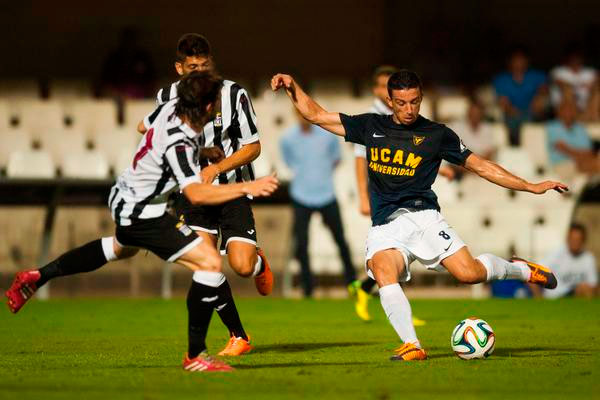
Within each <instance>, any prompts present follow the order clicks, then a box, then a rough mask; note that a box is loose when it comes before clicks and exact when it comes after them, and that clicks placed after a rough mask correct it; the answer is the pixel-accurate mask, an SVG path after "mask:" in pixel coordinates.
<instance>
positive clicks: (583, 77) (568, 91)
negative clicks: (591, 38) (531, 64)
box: [550, 46, 600, 121]
mask: <svg viewBox="0 0 600 400" xmlns="http://www.w3.org/2000/svg"><path fill="white" fill-rule="evenodd" d="M550 75H551V78H552V84H553V85H552V92H551V95H552V104H553V105H554V106H555V107H558V106H559V105H560V104H561V102H562V100H569V101H573V102H575V104H576V105H577V111H578V114H579V119H580V120H584V121H595V120H598V119H599V117H600V115H599V114H600V105H599V101H600V100H599V98H598V97H599V93H598V75H597V72H596V70H595V69H594V68H591V67H586V66H584V58H583V52H582V50H581V49H579V48H578V47H575V46H572V47H571V48H570V49H569V50H567V53H566V57H565V60H564V64H563V65H560V66H558V67H556V68H554V69H553V70H552V72H551V73H550Z"/></svg>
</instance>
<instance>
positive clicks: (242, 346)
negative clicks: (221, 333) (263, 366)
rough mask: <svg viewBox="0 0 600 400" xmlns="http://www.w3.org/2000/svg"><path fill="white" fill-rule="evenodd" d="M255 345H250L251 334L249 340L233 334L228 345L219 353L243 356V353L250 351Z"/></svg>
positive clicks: (221, 354)
mask: <svg viewBox="0 0 600 400" xmlns="http://www.w3.org/2000/svg"><path fill="white" fill-rule="evenodd" d="M253 348H254V347H252V346H251V345H250V336H248V340H246V339H244V338H241V337H235V336H231V337H230V338H229V342H227V346H225V348H224V349H223V350H221V352H220V353H219V355H220V356H241V355H242V354H246V353H249V352H250V351H251V350H252V349H253Z"/></svg>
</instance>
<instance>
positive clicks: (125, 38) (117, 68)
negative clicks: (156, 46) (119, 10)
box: [100, 28, 155, 99]
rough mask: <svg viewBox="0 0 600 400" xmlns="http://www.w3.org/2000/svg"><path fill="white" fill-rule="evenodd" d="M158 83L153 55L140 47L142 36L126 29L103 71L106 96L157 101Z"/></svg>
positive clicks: (102, 84) (103, 89) (102, 86)
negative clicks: (155, 98)
mask: <svg viewBox="0 0 600 400" xmlns="http://www.w3.org/2000/svg"><path fill="white" fill-rule="evenodd" d="M154 83H155V71H154V64H153V62H152V58H151V56H150V53H149V52H148V51H147V50H146V49H144V48H143V47H142V46H141V45H140V44H139V42H138V32H137V31H136V30H135V29H134V28H125V29H123V30H122V31H121V34H120V37H119V43H118V45H117V48H116V49H114V50H113V51H112V52H111V53H110V54H109V55H108V57H107V59H106V61H105V62H104V66H103V68H102V78H101V83H100V85H101V92H102V94H103V95H105V96H114V97H124V98H133V99H137V98H144V97H153V96H154V93H155V92H154V89H155V88H154V86H155V85H154Z"/></svg>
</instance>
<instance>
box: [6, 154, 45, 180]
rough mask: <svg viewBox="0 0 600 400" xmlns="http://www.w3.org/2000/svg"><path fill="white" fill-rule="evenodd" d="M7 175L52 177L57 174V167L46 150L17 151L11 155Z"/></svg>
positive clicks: (13, 176) (14, 176)
mask: <svg viewBox="0 0 600 400" xmlns="http://www.w3.org/2000/svg"><path fill="white" fill-rule="evenodd" d="M6 175H7V176H8V177H9V178H39V179H52V178H54V177H55V176H56V168H55V166H54V163H53V162H52V157H50V154H48V153H47V152H45V151H40V150H26V151H15V152H13V153H11V154H10V156H9V159H8V166H7V168H6Z"/></svg>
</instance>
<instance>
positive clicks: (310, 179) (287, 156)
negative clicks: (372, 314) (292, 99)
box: [280, 117, 356, 297]
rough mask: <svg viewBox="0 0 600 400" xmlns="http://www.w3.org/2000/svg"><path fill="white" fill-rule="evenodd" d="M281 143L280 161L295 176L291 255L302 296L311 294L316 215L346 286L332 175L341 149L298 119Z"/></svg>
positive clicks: (348, 266)
mask: <svg viewBox="0 0 600 400" xmlns="http://www.w3.org/2000/svg"><path fill="white" fill-rule="evenodd" d="M299 120H300V122H299V123H298V124H296V125H294V126H293V127H291V128H290V129H288V130H287V131H286V132H285V134H284V136H283V138H282V139H281V143H280V146H281V153H282V156H283V160H284V161H285V163H286V164H287V165H288V166H289V167H290V169H291V170H292V172H293V173H294V177H293V178H292V182H291V185H290V197H291V198H292V205H293V207H294V225H293V226H294V227H293V235H294V241H295V250H294V255H295V257H296V259H297V260H298V261H299V262H300V267H301V274H302V285H303V289H304V295H305V296H306V297H310V296H311V295H312V292H313V288H314V285H313V278H312V274H311V271H310V261H309V257H308V226H309V223H310V217H311V215H312V213H313V212H318V213H320V214H321V217H322V218H323V222H324V223H325V225H327V227H328V228H329V230H330V231H331V233H332V235H333V238H334V240H335V242H336V244H337V246H338V249H339V252H340V257H341V258H342V262H343V265H344V277H345V280H346V284H349V283H350V282H352V281H354V280H355V279H356V272H355V271H354V266H353V265H352V261H351V256H350V249H349V248H348V244H347V242H346V239H345V237H344V229H343V225H342V218H341V215H340V210H339V207H338V203H337V200H336V197H335V191H334V186H333V172H334V170H335V167H336V166H337V164H338V163H339V162H340V145H339V142H338V140H337V139H336V137H335V136H333V135H331V134H329V133H328V132H326V131H325V130H323V129H322V128H320V127H318V126H316V125H312V124H310V123H309V122H308V121H306V120H304V119H303V118H302V117H299Z"/></svg>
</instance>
